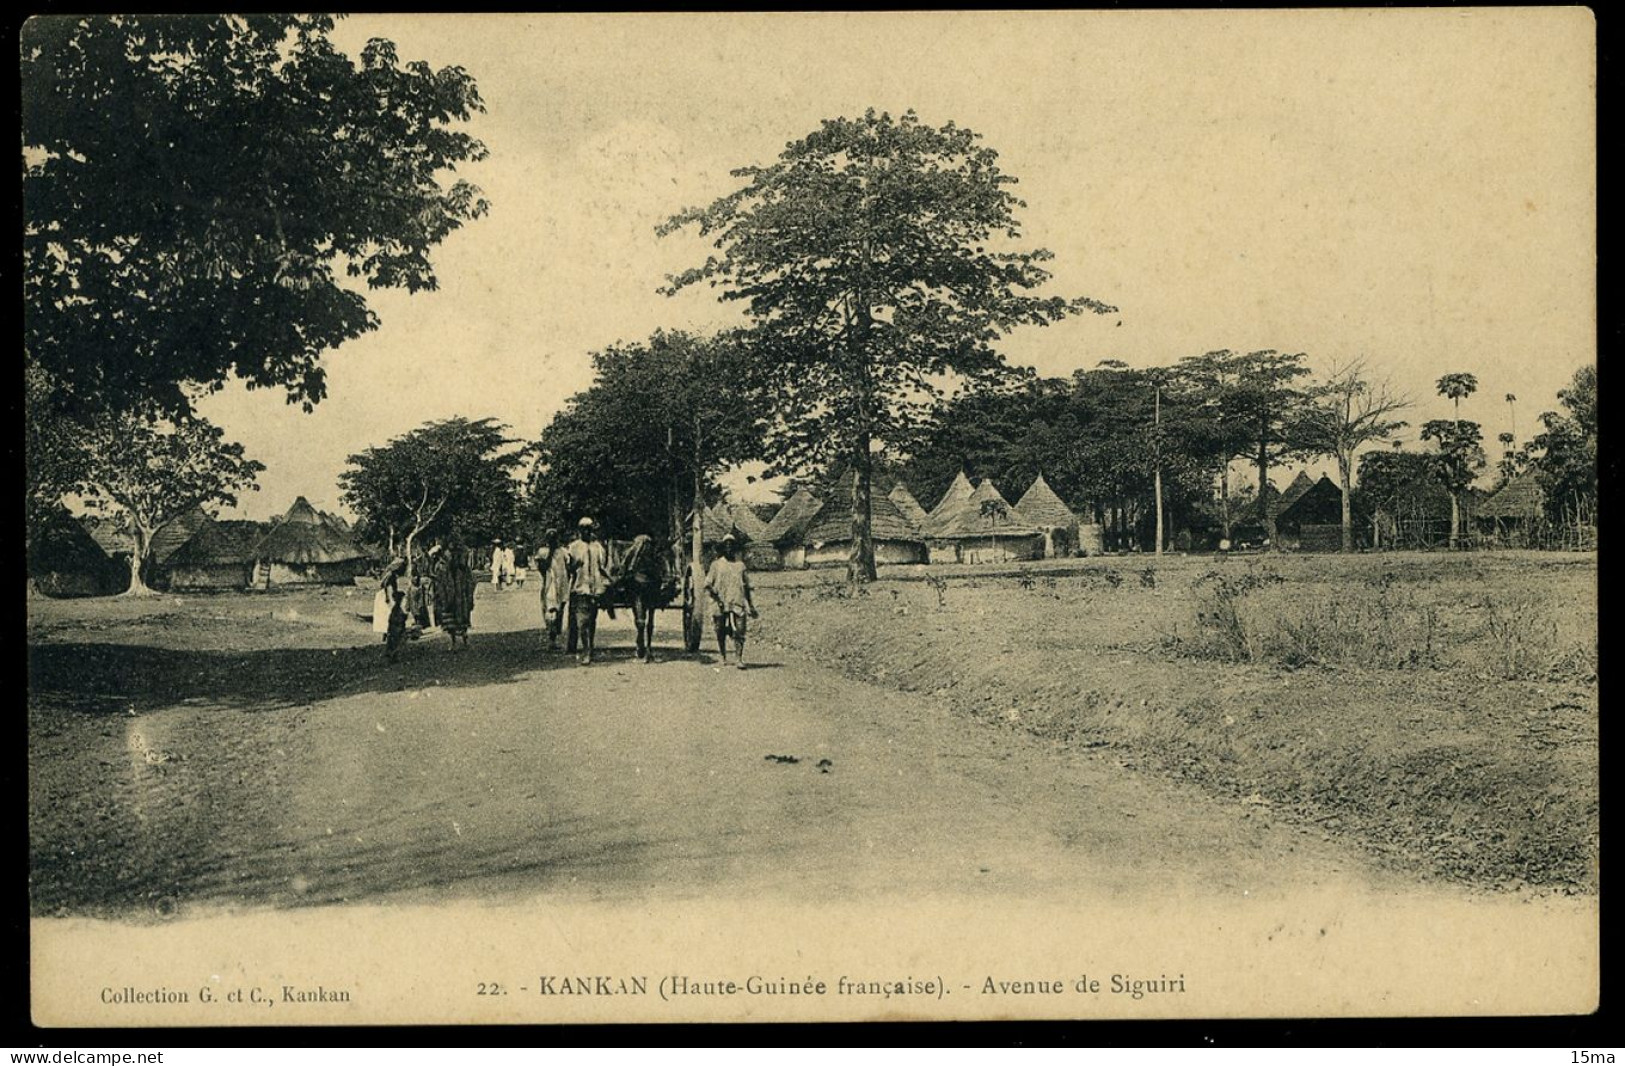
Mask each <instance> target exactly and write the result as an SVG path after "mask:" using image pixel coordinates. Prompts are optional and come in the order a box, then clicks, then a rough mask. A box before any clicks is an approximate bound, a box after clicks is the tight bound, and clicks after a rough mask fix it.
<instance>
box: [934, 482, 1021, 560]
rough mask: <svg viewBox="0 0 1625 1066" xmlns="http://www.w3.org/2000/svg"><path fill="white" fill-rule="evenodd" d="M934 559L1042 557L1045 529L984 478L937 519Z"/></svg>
mask: <svg viewBox="0 0 1625 1066" xmlns="http://www.w3.org/2000/svg"><path fill="white" fill-rule="evenodd" d="M930 543H931V550H930V561H931V562H934V563H935V562H960V563H1005V562H1022V561H1025V560H1029V559H1038V558H1042V557H1043V554H1044V533H1043V531H1042V530H1040V529H1039V528H1038V527H1037V526H1034V525H1033V524H1032V523H1031V522H1028V521H1027V520H1026V519H1025V518H1024V517H1022V515H1021V512H1019V511H1017V510H1016V509H1015V508H1014V507H1012V506H1011V505H1010V503H1009V501H1007V500H1006V499H1005V498H1004V496H1003V495H1002V494H1001V493H1000V492H999V489H998V486H997V485H995V484H994V483H993V479H991V478H983V479H982V482H981V483H980V484H979V485H977V486H976V488H975V490H974V491H973V492H972V493H971V495H970V497H969V498H968V499H966V500H963V501H962V502H961V503H960V504H959V505H958V506H957V507H955V508H954V509H953V510H952V511H950V512H949V513H948V514H946V515H945V516H943V517H941V518H939V519H937V521H936V524H935V526H934V527H933V528H932V530H931V532H930Z"/></svg>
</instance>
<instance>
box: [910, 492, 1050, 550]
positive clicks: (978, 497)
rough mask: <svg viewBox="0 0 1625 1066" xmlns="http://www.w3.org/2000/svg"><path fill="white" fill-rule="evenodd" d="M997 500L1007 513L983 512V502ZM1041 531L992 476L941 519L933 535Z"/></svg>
mask: <svg viewBox="0 0 1625 1066" xmlns="http://www.w3.org/2000/svg"><path fill="white" fill-rule="evenodd" d="M984 503H986V504H995V505H997V506H999V507H1001V508H1002V509H1003V512H1004V516H1003V517H995V516H994V515H992V514H983V513H982V505H983V504H984ZM1037 532H1039V530H1038V528H1037V527H1036V526H1034V525H1033V524H1032V523H1031V522H1029V521H1027V519H1026V518H1024V517H1023V516H1022V514H1021V512H1020V511H1017V510H1016V509H1015V508H1014V507H1011V506H1010V504H1009V501H1007V500H1006V499H1005V498H1004V497H1003V496H1002V495H1000V494H999V488H998V486H997V485H995V484H993V479H992V478H983V479H982V483H981V484H980V485H977V486H976V490H975V491H974V492H972V493H971V495H970V498H969V499H967V500H965V501H963V502H962V503H961V504H960V505H959V506H958V507H957V508H955V509H954V510H952V511H950V512H949V513H947V514H945V515H942V516H941V517H939V518H938V519H937V522H936V528H935V529H934V530H933V531H932V534H931V535H932V536H934V537H943V538H948V539H952V538H955V537H991V536H999V535H1003V536H1027V535H1030V534H1033V533H1037Z"/></svg>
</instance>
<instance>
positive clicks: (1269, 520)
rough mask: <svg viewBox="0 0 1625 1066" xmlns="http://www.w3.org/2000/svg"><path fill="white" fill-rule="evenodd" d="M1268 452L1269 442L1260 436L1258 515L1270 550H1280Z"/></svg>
mask: <svg viewBox="0 0 1625 1066" xmlns="http://www.w3.org/2000/svg"><path fill="white" fill-rule="evenodd" d="M1269 487H1270V453H1269V444H1268V442H1267V441H1266V439H1265V438H1264V437H1262V436H1260V437H1259V441H1258V517H1259V520H1260V521H1262V522H1263V523H1264V535H1265V536H1266V537H1268V538H1269V542H1270V551H1272V552H1273V551H1280V550H1281V543H1280V537H1278V536H1277V535H1276V532H1275V509H1274V508H1273V507H1271V506H1270V498H1269Z"/></svg>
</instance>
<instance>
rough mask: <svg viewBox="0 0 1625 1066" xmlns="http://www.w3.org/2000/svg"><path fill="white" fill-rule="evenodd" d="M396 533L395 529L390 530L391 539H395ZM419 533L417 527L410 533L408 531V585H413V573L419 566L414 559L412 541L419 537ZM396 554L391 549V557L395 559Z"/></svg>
mask: <svg viewBox="0 0 1625 1066" xmlns="http://www.w3.org/2000/svg"><path fill="white" fill-rule="evenodd" d="M394 533H395V531H394V530H393V529H391V530H390V540H392V541H393V540H394V539H395V537H394ZM417 535H418V531H417V529H416V528H414V529H413V530H412V532H410V533H408V534H407V535H406V584H407V586H408V587H411V584H412V575H413V574H414V573H415V572H416V569H415V568H416V566H417V563H416V562H414V561H413V559H412V541H413V540H415V539H416V538H417ZM394 555H395V553H394V551H393V550H391V552H390V558H391V559H393V558H394Z"/></svg>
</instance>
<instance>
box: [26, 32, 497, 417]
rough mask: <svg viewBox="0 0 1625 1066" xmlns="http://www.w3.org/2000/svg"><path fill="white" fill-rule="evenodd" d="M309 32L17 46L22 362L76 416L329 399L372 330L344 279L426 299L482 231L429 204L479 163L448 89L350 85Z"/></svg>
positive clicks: (469, 191)
mask: <svg viewBox="0 0 1625 1066" xmlns="http://www.w3.org/2000/svg"><path fill="white" fill-rule="evenodd" d="M332 28H333V20H332V19H331V18H330V17H327V16H321V15H247V16H86V17H78V16H43V17H39V18H35V19H32V20H30V21H29V22H28V23H26V24H25V25H24V27H23V35H22V134H23V147H24V175H23V195H24V208H25V211H24V215H25V218H24V229H23V259H24V308H25V316H24V348H25V350H26V351H27V352H28V353H29V356H30V358H32V359H34V360H36V361H37V363H38V365H39V366H40V367H41V369H42V370H43V371H44V372H45V373H46V374H47V375H48V376H49V377H50V379H51V380H52V382H53V385H54V387H55V388H56V389H57V390H58V394H57V396H56V398H55V400H56V405H57V407H58V408H59V409H60V410H61V411H63V412H65V413H68V414H72V415H79V414H82V413H83V411H84V409H85V408H87V407H89V406H92V405H103V404H105V405H107V406H110V407H113V408H120V407H125V406H133V405H138V404H140V403H144V402H148V401H152V402H156V403H158V404H159V405H160V406H161V407H163V408H165V409H166V410H169V411H172V412H176V413H182V412H184V411H185V410H187V407H188V403H187V393H186V391H185V384H186V383H197V384H201V385H203V386H204V387H207V388H218V387H220V386H221V384H222V383H223V382H224V381H226V380H227V379H228V378H229V377H231V376H233V375H235V376H237V377H239V378H241V379H243V380H244V381H246V382H247V383H248V385H249V387H251V388H252V387H269V388H284V389H286V390H287V392H288V398H289V402H298V403H302V404H303V405H304V406H305V407H306V408H307V409H308V408H309V407H310V406H311V405H312V404H315V403H316V402H318V401H319V400H321V399H322V397H323V395H324V394H325V392H326V384H325V381H324V376H323V370H322V368H321V366H320V363H319V361H320V357H321V354H322V353H323V352H324V351H325V350H327V349H329V348H333V347H336V346H338V345H339V344H341V343H343V342H344V341H346V340H350V339H352V338H354V337H357V336H359V335H360V334H362V333H364V332H366V331H368V330H371V329H375V328H376V327H377V324H378V323H377V319H376V316H375V315H374V314H373V313H372V311H370V310H369V309H368V307H367V303H366V300H365V299H364V297H363V296H362V294H361V293H360V292H358V291H357V290H356V288H355V287H354V286H353V285H347V284H344V283H342V282H341V279H340V272H342V273H343V274H345V275H348V276H349V277H350V278H353V279H358V280H360V281H364V282H365V284H366V285H368V286H370V287H373V288H382V287H393V288H405V289H408V290H410V291H418V290H421V289H432V288H434V286H435V275H434V272H433V269H432V267H431V264H430V261H429V252H430V250H431V249H432V248H434V246H435V245H437V244H439V243H440V242H441V241H442V240H444V239H445V238H446V236H447V235H448V234H450V233H451V232H452V231H454V230H455V229H457V228H458V227H459V226H461V225H462V224H463V223H465V222H467V221H469V220H470V219H473V218H475V217H477V216H479V215H481V214H483V213H484V211H485V210H486V206H487V205H486V202H485V200H484V199H482V198H481V196H480V193H479V190H478V189H476V188H475V187H474V186H472V185H470V184H468V183H467V182H465V181H455V182H451V183H450V184H449V185H448V184H445V183H444V175H445V173H446V172H447V171H450V170H452V169H454V168H455V167H456V166H457V165H458V164H461V163H465V162H470V161H474V160H479V159H482V158H484V156H485V154H486V153H485V148H484V147H483V146H482V145H481V144H480V143H479V142H478V141H477V140H475V139H473V138H472V137H470V136H468V135H467V134H466V133H463V132H460V131H459V130H457V129H456V128H455V127H456V125H457V124H458V123H461V122H463V121H466V120H467V119H468V118H469V117H470V115H471V113H472V112H475V111H479V110H482V109H483V105H482V104H481V101H480V97H479V94H478V92H477V90H476V87H475V84H474V80H473V78H472V77H470V76H469V74H468V73H467V72H466V71H464V70H462V69H461V68H458V67H448V68H445V69H442V70H438V71H437V70H432V69H430V68H429V66H428V65H427V64H424V63H421V62H414V63H408V64H405V65H402V64H401V62H400V61H399V59H398V57H397V55H396V52H395V48H394V46H393V45H392V44H390V43H389V42H388V41H384V40H373V41H370V42H369V43H368V44H367V46H366V47H365V48H364V49H363V50H362V53H361V56H360V62H359V64H357V63H355V62H352V61H351V59H350V58H349V57H347V56H345V55H343V54H341V53H339V52H338V51H336V50H335V48H334V46H333V44H332V42H331V41H330V40H329V34H330V31H331V30H332Z"/></svg>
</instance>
